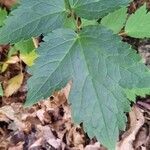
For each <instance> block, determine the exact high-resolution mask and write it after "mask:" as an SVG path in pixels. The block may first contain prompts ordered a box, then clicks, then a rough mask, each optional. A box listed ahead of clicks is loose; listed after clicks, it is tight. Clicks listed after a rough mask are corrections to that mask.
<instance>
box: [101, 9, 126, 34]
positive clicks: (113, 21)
mask: <svg viewBox="0 0 150 150" xmlns="http://www.w3.org/2000/svg"><path fill="white" fill-rule="evenodd" d="M127 15H128V14H127V8H126V7H122V8H120V9H118V10H116V11H114V12H112V13H110V14H108V15H107V16H105V17H104V18H103V19H102V21H101V24H102V25H103V26H105V27H107V28H109V29H111V30H113V32H114V33H118V32H119V31H120V30H121V29H122V28H123V25H124V23H125V21H126V19H127Z"/></svg>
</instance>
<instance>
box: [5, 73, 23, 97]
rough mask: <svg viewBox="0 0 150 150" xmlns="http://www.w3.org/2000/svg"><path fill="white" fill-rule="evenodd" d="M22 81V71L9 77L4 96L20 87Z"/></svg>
mask: <svg viewBox="0 0 150 150" xmlns="http://www.w3.org/2000/svg"><path fill="white" fill-rule="evenodd" d="M22 82H23V73H20V74H18V75H17V76H15V77H13V78H11V79H10V80H9V81H8V85H7V87H6V89H5V91H4V94H5V96H6V97H9V96H11V95H12V94H14V93H15V92H16V91H17V90H18V89H19V88H20V87H21V84H22Z"/></svg>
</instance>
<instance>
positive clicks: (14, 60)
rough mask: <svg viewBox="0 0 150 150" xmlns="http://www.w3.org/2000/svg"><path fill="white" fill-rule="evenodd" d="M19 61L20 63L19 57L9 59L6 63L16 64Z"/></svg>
mask: <svg viewBox="0 0 150 150" xmlns="http://www.w3.org/2000/svg"><path fill="white" fill-rule="evenodd" d="M19 61H20V59H19V57H18V56H12V57H10V58H8V60H7V61H6V62H5V63H6V64H15V63H17V62H19Z"/></svg>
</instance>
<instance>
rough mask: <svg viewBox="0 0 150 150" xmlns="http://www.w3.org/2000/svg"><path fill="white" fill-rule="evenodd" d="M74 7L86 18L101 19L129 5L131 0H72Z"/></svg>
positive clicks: (78, 13)
mask: <svg viewBox="0 0 150 150" xmlns="http://www.w3.org/2000/svg"><path fill="white" fill-rule="evenodd" d="M72 1H73V2H72V3H73V6H72V8H73V9H74V10H75V12H76V13H77V15H78V16H80V17H83V18H85V19H99V18H102V17H104V16H106V15H107V14H108V13H110V12H113V11H114V10H116V9H119V8H120V7H122V6H127V5H128V3H129V2H130V1H131V0H72Z"/></svg>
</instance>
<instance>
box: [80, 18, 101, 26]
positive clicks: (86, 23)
mask: <svg viewBox="0 0 150 150" xmlns="http://www.w3.org/2000/svg"><path fill="white" fill-rule="evenodd" d="M98 24H99V23H98V22H97V21H96V20H87V19H82V27H85V26H89V25H98Z"/></svg>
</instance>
